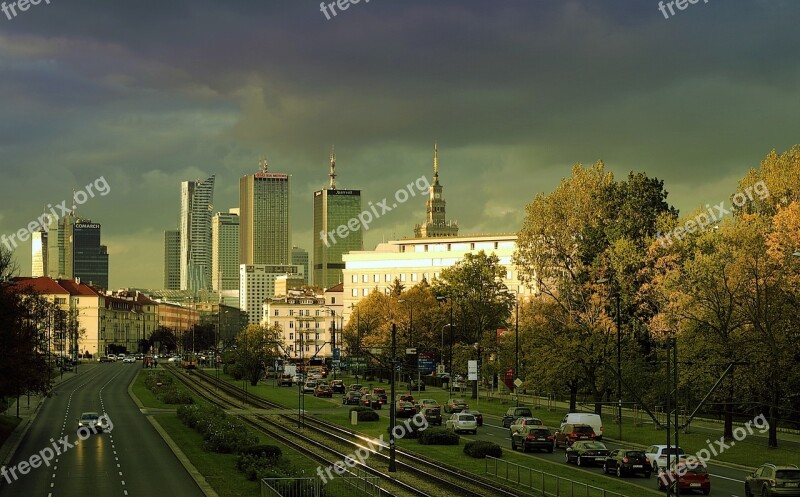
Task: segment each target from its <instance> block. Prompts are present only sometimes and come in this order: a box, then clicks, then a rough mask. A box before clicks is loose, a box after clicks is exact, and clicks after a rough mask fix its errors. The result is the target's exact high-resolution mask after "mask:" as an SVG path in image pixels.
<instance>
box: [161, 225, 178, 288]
mask: <svg viewBox="0 0 800 497" xmlns="http://www.w3.org/2000/svg"><path fill="white" fill-rule="evenodd" d="M164 289H165V290H180V289H181V232H180V231H179V230H167V231H165V232H164Z"/></svg>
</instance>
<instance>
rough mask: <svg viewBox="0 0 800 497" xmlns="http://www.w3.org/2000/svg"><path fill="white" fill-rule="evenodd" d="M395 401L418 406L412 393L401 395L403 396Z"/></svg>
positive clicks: (400, 395)
mask: <svg viewBox="0 0 800 497" xmlns="http://www.w3.org/2000/svg"><path fill="white" fill-rule="evenodd" d="M395 400H396V401H400V400H402V401H404V402H411V403H412V404H416V403H417V402H416V401H415V400H414V396H413V395H411V394H410V393H401V394H399V395H397V397H396V398H395Z"/></svg>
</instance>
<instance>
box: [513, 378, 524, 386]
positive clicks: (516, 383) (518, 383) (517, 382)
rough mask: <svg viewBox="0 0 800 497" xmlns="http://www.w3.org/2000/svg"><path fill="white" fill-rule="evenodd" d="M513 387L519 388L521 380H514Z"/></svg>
mask: <svg viewBox="0 0 800 497" xmlns="http://www.w3.org/2000/svg"><path fill="white" fill-rule="evenodd" d="M514 386H515V387H517V388H519V387H521V386H522V380H520V379H519V378H517V379H516V380H514Z"/></svg>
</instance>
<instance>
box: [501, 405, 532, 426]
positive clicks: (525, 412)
mask: <svg viewBox="0 0 800 497" xmlns="http://www.w3.org/2000/svg"><path fill="white" fill-rule="evenodd" d="M522 417H528V418H532V417H533V413H531V410H530V408H529V407H509V408H508V410H507V411H506V415H505V416H503V428H508V427H510V426H511V425H512V424H514V421H516V420H517V418H522Z"/></svg>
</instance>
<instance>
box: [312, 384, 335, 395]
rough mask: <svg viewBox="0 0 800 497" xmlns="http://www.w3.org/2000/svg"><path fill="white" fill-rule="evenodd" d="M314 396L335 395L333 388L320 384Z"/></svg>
mask: <svg viewBox="0 0 800 497" xmlns="http://www.w3.org/2000/svg"><path fill="white" fill-rule="evenodd" d="M314 397H333V390H331V387H329V386H328V385H325V384H319V385H317V387H316V388H315V389H314Z"/></svg>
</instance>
